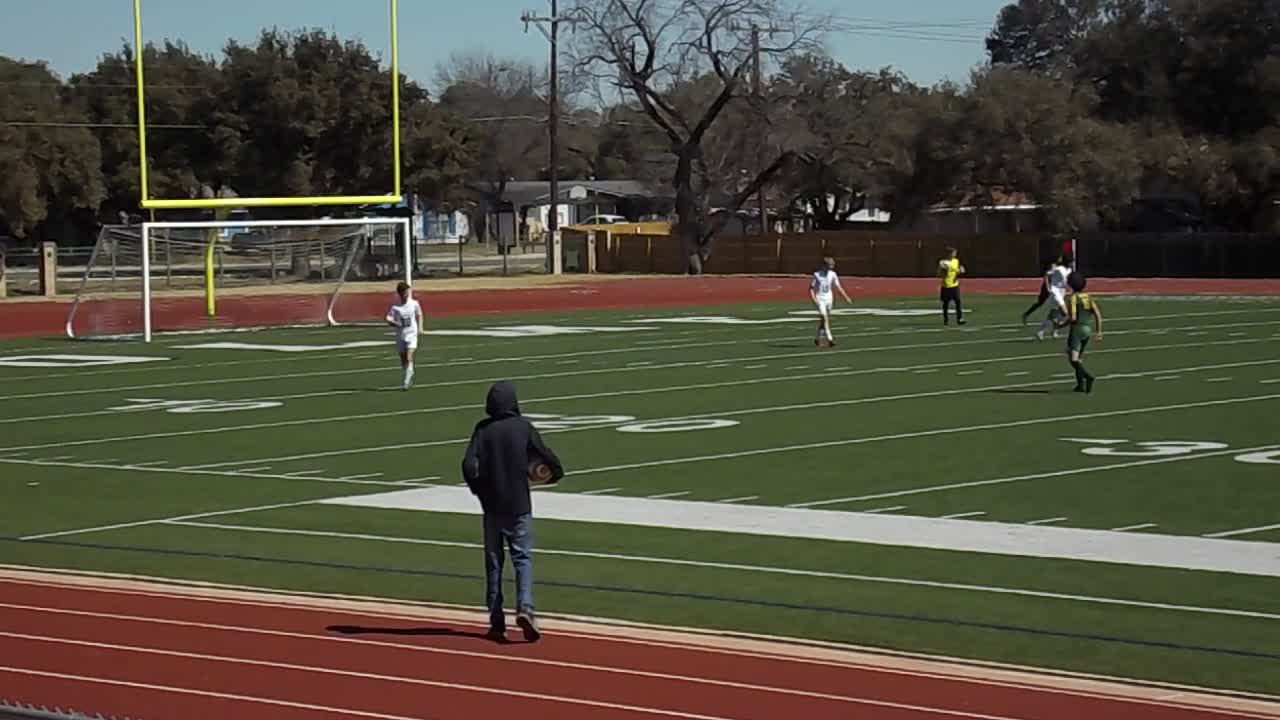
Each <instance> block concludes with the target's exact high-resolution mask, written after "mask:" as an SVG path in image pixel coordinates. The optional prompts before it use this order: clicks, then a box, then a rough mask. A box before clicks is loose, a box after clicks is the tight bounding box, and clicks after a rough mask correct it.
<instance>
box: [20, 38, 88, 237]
mask: <svg viewBox="0 0 1280 720" xmlns="http://www.w3.org/2000/svg"><path fill="white" fill-rule="evenodd" d="M0 108H3V109H2V110H0V113H3V115H0V222H3V223H4V224H5V225H7V226H8V228H9V230H10V231H11V232H12V233H13V234H14V235H15V236H17V237H31V236H32V234H33V232H34V231H36V230H37V228H38V227H39V226H40V225H41V224H42V223H44V222H46V221H59V222H67V221H70V220H72V219H73V218H74V217H75V216H77V215H80V214H83V213H91V212H94V211H96V210H97V209H98V206H99V204H100V203H101V202H102V199H103V196H104V195H105V191H104V189H103V182H102V174H101V152H100V149H99V147H98V142H97V140H96V139H95V138H94V136H93V134H92V133H91V132H90V131H89V130H88V129H87V128H86V127H84V124H85V123H86V122H87V120H86V118H85V116H84V115H83V114H82V113H81V112H80V111H79V109H78V108H76V107H75V106H74V105H73V104H71V103H69V102H68V101H67V99H66V94H65V92H64V86H63V83H62V81H61V80H60V79H59V78H58V77H57V76H56V75H54V74H53V72H51V71H50V70H49V68H48V67H47V66H46V65H45V64H44V63H41V62H36V63H30V62H21V61H17V60H12V59H9V58H5V57H0Z"/></svg>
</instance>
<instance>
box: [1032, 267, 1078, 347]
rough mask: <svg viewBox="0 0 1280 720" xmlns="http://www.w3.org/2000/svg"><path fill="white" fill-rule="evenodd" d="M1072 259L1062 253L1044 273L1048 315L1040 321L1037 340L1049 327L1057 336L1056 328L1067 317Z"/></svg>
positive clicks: (1042, 337)
mask: <svg viewBox="0 0 1280 720" xmlns="http://www.w3.org/2000/svg"><path fill="white" fill-rule="evenodd" d="M1072 259H1073V258H1072V257H1071V256H1070V255H1064V256H1063V257H1062V259H1061V261H1059V262H1055V263H1054V264H1053V265H1052V266H1051V267H1050V268H1049V272H1047V273H1045V276H1044V282H1045V286H1046V287H1048V288H1049V316H1048V317H1046V318H1045V319H1044V322H1042V323H1040V329H1039V330H1038V331H1036V339H1037V340H1044V334H1045V332H1047V331H1048V330H1049V329H1050V328H1052V329H1053V336H1054V337H1058V328H1059V327H1060V326H1061V325H1062V321H1063V319H1064V318H1066V317H1067V278H1068V277H1070V276H1071V261H1072Z"/></svg>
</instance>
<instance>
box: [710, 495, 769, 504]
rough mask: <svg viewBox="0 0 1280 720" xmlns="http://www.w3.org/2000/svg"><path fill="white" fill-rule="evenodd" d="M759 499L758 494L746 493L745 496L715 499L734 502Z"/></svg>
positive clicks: (722, 501)
mask: <svg viewBox="0 0 1280 720" xmlns="http://www.w3.org/2000/svg"><path fill="white" fill-rule="evenodd" d="M759 499H760V496H759V495H747V496H745V497H735V498H725V499H724V500H717V501H716V502H718V503H736V502H748V501H750V500H759Z"/></svg>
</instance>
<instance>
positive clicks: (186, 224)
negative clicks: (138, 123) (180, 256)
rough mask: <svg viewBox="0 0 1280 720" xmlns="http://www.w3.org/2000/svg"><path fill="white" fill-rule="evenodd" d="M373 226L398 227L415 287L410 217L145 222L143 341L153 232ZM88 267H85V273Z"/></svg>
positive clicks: (329, 317) (147, 330)
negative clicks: (401, 234)
mask: <svg viewBox="0 0 1280 720" xmlns="http://www.w3.org/2000/svg"><path fill="white" fill-rule="evenodd" d="M335 226H349V227H361V226H364V227H373V226H391V227H399V228H400V229H401V230H402V232H403V235H404V258H403V262H404V281H405V282H407V283H410V284H412V282H413V241H414V239H413V235H412V232H411V231H412V224H411V221H410V219H409V218H400V217H358V218H322V219H315V220H191V221H169V222H144V223H142V246H141V253H142V280H143V282H142V341H143V342H151V335H152V333H151V232H152V231H153V230H182V229H194V230H200V229H206V230H207V229H216V228H274V227H335ZM348 270H349V268H345V267H344V268H343V271H342V275H341V276H340V277H339V280H338V282H339V288H341V286H342V285H343V284H345V282H346V273H347V271H348ZM88 272H89V268H86V273H88ZM338 294H339V292H338V291H336V290H335V292H334V293H333V296H332V297H330V298H329V304H328V306H327V307H326V309H325V321H326V322H327V323H328V324H329V325H331V326H332V325H337V324H338V322H337V321H336V320H335V319H334V317H333V309H334V305H335V304H336V303H337V301H338ZM79 304H80V298H79V297H77V298H76V300H75V301H74V302H72V304H71V310H70V311H69V312H68V314H67V327H66V332H67V336H68V337H72V338H74V337H75V334H74V333H73V332H72V329H71V322H72V320H73V319H74V317H75V312H76V308H77V306H78V305H79Z"/></svg>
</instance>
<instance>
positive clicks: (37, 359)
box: [0, 354, 169, 368]
mask: <svg viewBox="0 0 1280 720" xmlns="http://www.w3.org/2000/svg"><path fill="white" fill-rule="evenodd" d="M168 359H169V358H166V357H149V356H140V355H64V354H58V355H18V356H17V357H7V358H0V366H3V367H39V368H78V367H97V366H99V365H132V364H135V363H146V362H160V361H163V360H168Z"/></svg>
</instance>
